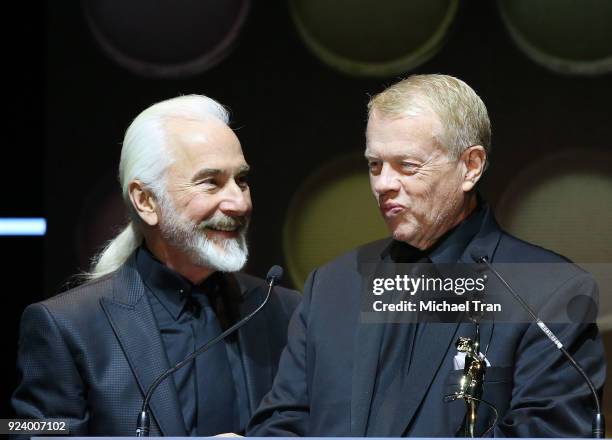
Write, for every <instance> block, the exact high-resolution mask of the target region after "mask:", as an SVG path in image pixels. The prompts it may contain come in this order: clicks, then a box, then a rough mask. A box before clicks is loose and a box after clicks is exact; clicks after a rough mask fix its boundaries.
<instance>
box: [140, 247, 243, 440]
mask: <svg viewBox="0 0 612 440" xmlns="http://www.w3.org/2000/svg"><path fill="white" fill-rule="evenodd" d="M137 252H138V253H137V256H136V261H137V268H138V272H139V273H140V275H141V277H142V279H143V281H144V283H145V285H146V286H147V287H148V291H147V292H146V294H147V299H148V300H149V302H150V304H151V307H152V309H153V315H154V316H155V319H156V321H157V326H158V328H159V332H160V335H161V338H162V341H163V344H164V348H165V351H166V354H167V357H168V365H170V366H172V365H175V364H177V363H178V362H180V361H181V360H183V359H184V358H186V357H187V356H188V355H189V354H191V353H192V352H193V351H195V350H196V349H197V348H199V347H201V346H202V345H204V344H205V343H206V342H208V341H209V340H211V339H212V338H214V337H216V336H218V335H219V334H220V333H221V331H222V330H223V329H224V328H226V327H227V326H229V325H231V323H232V321H233V317H231V316H228V315H229V313H227V312H224V310H227V308H225V309H224V308H223V307H220V306H219V304H222V303H223V300H224V298H223V295H222V291H223V283H222V277H221V275H220V274H218V273H215V274H213V275H211V276H210V277H208V278H207V279H206V280H205V281H204V282H203V283H202V284H200V285H193V284H192V283H191V282H190V281H188V280H187V279H185V278H184V277H182V276H181V275H179V274H178V273H177V272H175V271H173V270H172V269H170V268H168V267H167V266H165V265H164V264H163V263H161V262H159V261H158V260H157V259H156V258H155V257H154V256H153V255H152V254H151V253H150V252H149V250H148V249H146V248H145V247H144V246H143V247H141V248H140V249H139V250H138V251H137ZM213 306H214V307H213ZM167 380H173V382H174V384H175V386H176V390H177V393H178V397H179V401H180V404H181V412H182V414H183V419H184V423H185V429H186V431H187V433H188V434H189V435H198V436H210V435H215V434H219V433H223V432H240V431H241V430H243V429H244V427H245V425H246V423H247V422H248V420H241V417H242V418H244V415H245V414H249V412H250V411H249V409H248V399H247V389H246V381H245V377H244V367H243V365H242V358H241V356H240V347H239V344H238V340H237V338H236V337H233V338H231V337H228V338H226V339H225V340H223V341H221V342H219V343H218V344H216V345H215V346H213V347H211V348H210V349H209V350H208V351H207V352H205V353H203V354H201V355H199V356H198V357H197V358H196V359H195V360H194V361H192V362H191V363H190V364H189V365H186V366H185V367H183V368H182V369H180V370H178V371H176V372H175V373H174V374H173V375H172V378H171V379H170V378H169V379H167Z"/></svg>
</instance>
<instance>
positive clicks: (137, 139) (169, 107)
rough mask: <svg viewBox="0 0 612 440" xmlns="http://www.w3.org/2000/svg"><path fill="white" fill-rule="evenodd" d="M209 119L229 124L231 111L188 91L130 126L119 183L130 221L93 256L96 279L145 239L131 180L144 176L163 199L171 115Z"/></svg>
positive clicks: (151, 109)
mask: <svg viewBox="0 0 612 440" xmlns="http://www.w3.org/2000/svg"><path fill="white" fill-rule="evenodd" d="M175 118H179V119H187V120H203V121H205V120H209V119H210V118H216V119H219V120H221V121H222V122H223V123H225V124H229V112H228V111H227V110H226V109H225V108H224V107H223V106H222V105H221V104H219V103H218V102H217V101H215V100H213V99H211V98H208V97H207V96H203V95H185V96H179V97H177V98H173V99H168V100H166V101H162V102H158V103H157V104H154V105H152V106H151V107H149V108H147V109H146V110H144V111H143V112H142V113H140V114H139V115H138V116H137V117H136V119H134V121H133V122H132V123H131V124H130V126H129V127H128V129H127V131H126V133H125V137H124V139H123V147H122V149H121V160H120V162H119V183H120V184H121V189H122V195H123V201H124V203H125V205H126V206H127V209H128V213H129V217H130V221H129V222H128V224H127V226H125V228H124V229H123V230H122V231H121V232H120V233H119V234H118V235H117V236H116V237H115V238H113V239H112V240H110V241H109V242H108V243H107V244H106V245H105V247H104V249H102V251H101V252H100V253H99V254H97V255H96V256H95V257H94V258H93V259H92V269H91V271H90V272H88V273H85V274H84V276H85V278H86V279H89V280H93V279H96V278H100V277H102V276H104V275H107V274H109V273H112V272H114V271H115V270H117V269H118V268H119V267H120V266H121V265H122V264H123V263H125V261H126V260H127V258H128V257H129V256H130V255H131V254H132V252H134V250H135V249H136V248H138V246H140V244H141V243H142V241H143V238H144V237H143V234H142V232H141V227H142V220H141V219H140V217H139V216H138V214H137V212H136V210H135V209H134V207H133V206H132V202H131V200H130V195H129V184H130V182H132V181H133V180H134V179H138V180H140V181H141V182H142V183H143V185H144V186H145V187H147V188H148V189H150V190H151V191H152V192H153V194H154V195H155V196H156V197H157V198H158V199H161V198H162V197H163V195H164V194H165V191H166V188H165V172H166V170H167V168H168V166H169V165H170V164H171V163H172V160H173V159H172V156H171V155H170V153H169V151H168V149H167V148H166V138H167V136H166V131H165V130H166V129H165V127H166V122H167V121H168V119H175Z"/></svg>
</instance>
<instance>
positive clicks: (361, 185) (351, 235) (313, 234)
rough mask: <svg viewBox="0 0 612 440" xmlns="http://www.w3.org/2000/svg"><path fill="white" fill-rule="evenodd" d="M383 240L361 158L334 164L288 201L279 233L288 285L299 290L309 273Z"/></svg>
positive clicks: (383, 228) (384, 229) (384, 230)
mask: <svg viewBox="0 0 612 440" xmlns="http://www.w3.org/2000/svg"><path fill="white" fill-rule="evenodd" d="M388 235H389V233H388V230H387V227H386V225H385V223H384V221H383V219H382V217H381V215H380V212H379V210H378V207H377V204H376V199H375V198H374V196H373V194H372V191H371V189H370V184H369V179H368V173H367V167H366V164H365V159H364V158H363V156H355V155H351V156H345V157H342V158H339V159H337V160H334V161H332V162H331V163H329V164H327V165H324V166H323V167H321V168H320V169H319V170H317V171H316V172H315V173H314V174H312V175H311V176H310V177H309V178H308V179H307V180H306V181H305V182H304V184H303V185H302V186H301V187H300V188H299V189H298V191H297V192H296V193H295V194H294V196H293V197H292V199H291V202H290V205H289V209H288V215H287V218H286V219H285V225H284V230H283V249H284V252H285V258H286V262H287V269H288V272H289V275H290V277H291V280H292V281H293V283H294V285H295V286H296V287H298V288H301V287H302V285H303V284H304V281H305V280H306V277H307V276H308V274H309V273H310V272H311V271H312V270H313V269H315V268H317V267H319V266H321V265H322V264H324V263H326V262H327V261H329V260H331V259H333V258H334V257H337V256H338V255H341V254H343V253H344V252H346V251H348V250H350V249H353V248H355V247H357V246H360V245H362V244H364V243H367V242H370V241H374V240H378V239H380V238H383V237H386V236H388Z"/></svg>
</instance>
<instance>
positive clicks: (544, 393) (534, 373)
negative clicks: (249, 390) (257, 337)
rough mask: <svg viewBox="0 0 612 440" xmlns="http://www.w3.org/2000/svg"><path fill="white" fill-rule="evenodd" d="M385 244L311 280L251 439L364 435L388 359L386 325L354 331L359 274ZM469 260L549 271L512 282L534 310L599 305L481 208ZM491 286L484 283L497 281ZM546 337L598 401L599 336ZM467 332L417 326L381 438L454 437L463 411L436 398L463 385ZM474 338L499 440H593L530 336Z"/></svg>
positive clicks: (577, 389) (580, 329)
mask: <svg viewBox="0 0 612 440" xmlns="http://www.w3.org/2000/svg"><path fill="white" fill-rule="evenodd" d="M389 243H390V240H383V241H379V242H375V243H372V244H370V245H366V246H364V247H361V248H358V249H356V250H354V251H352V252H349V253H347V254H345V255H343V256H341V257H339V258H337V259H335V260H333V261H332V262H330V263H329V264H327V265H325V266H323V267H321V268H319V269H318V270H315V271H314V272H313V273H312V274H311V275H310V277H309V279H308V281H307V282H306V285H305V287H304V299H303V301H302V303H301V305H300V306H299V307H298V309H297V311H296V313H295V315H294V317H293V318H292V320H291V323H290V325H289V339H288V344H287V348H286V349H285V351H284V352H283V355H282V356H281V361H280V365H279V371H278V374H277V377H276V379H275V381H274V385H273V387H272V390H271V391H270V393H269V394H268V395H267V396H266V397H264V399H263V401H262V403H261V405H260V407H259V409H258V410H257V412H256V414H255V415H254V417H253V419H252V420H251V422H250V424H249V428H248V429H247V434H248V435H252V436H290V435H300V436H313V437H317V436H335V437H341V436H364V435H365V434H366V432H368V431H367V426H368V423H372V421H371V420H370V421H369V420H368V417H369V414H370V406H371V403H372V401H373V398H374V394H375V389H376V388H375V385H376V378H377V372H378V371H379V366H380V365H382V364H383V363H384V362H385V361H386V360H385V359H384V358H383V355H381V354H380V351H381V350H380V346H381V340H382V338H383V328H384V325H381V324H371V323H370V324H366V323H360V321H359V319H360V310H361V292H362V291H363V286H362V279H363V277H362V276H361V274H360V268H361V267H363V264H362V263H377V262H380V261H383V260H384V258H387V257H384V256H383V255H386V253H385V252H384V249H386V248H387V247H388V246H389ZM473 250H477V251H478V252H480V253H483V254H485V255H488V256H489V257H490V259H491V260H492V262H493V263H503V262H508V263H513V262H522V263H554V264H551V265H550V267H552V269H550V270H547V271H542V270H538V269H537V266H532V267H534V268H535V269H536V271H535V273H534V274H531V275H529V276H518V277H513V278H512V279H511V280H510V282H511V283H513V284H514V285H515V287H516V288H517V289H518V290H519V291H520V292H522V293H523V295H525V296H526V298H527V299H528V301H529V302H530V303H531V304H532V305H533V306H535V307H536V308H537V307H538V306H540V305H542V304H544V303H546V302H548V301H551V302H556V303H559V304H566V303H567V302H568V300H569V299H570V298H572V297H573V295H575V294H577V293H583V294H585V295H589V296H591V297H596V296H597V288H596V285H595V283H594V281H593V279H592V278H591V276H590V275H589V274H587V273H586V272H584V271H583V270H581V269H580V268H578V267H577V266H575V265H572V264H556V263H567V260H565V259H564V258H562V257H560V256H558V255H556V254H554V253H552V252H550V251H547V250H544V249H542V248H539V247H536V246H533V245H531V244H528V243H525V242H523V241H520V240H518V239H516V238H514V237H512V236H510V235H508V234H506V233H504V232H503V231H501V230H500V228H499V227H498V225H497V223H496V222H495V220H494V219H493V216H492V214H491V212H490V210H488V209H487V212H486V214H485V217H484V220H483V222H482V224H481V227H480V231H479V233H478V234H477V235H476V236H475V237H474V239H473V240H472V241H471V242H470V244H469V245H468V246H467V248H466V249H465V251H464V253H463V256H462V257H461V259H460V261H463V262H468V263H471V262H472V258H471V253H472V251H473ZM489 278H490V279H489V283H488V284H491V283H493V282H494V281H496V280H492V279H491V278H492V277H491V276H490V277H489ZM498 287H501V286H498ZM505 297H506V298H509V296H508V295H505ZM550 327H551V328H553V330H554V331H556V332H557V334H558V335H559V337H560V339H561V341H562V342H563V344H564V345H565V347H566V348H567V349H568V350H569V351H570V352H571V353H572V354H573V355H574V356H575V357H576V358H577V359H578V361H579V362H580V363H581V364H582V366H583V367H584V368H585V370H586V372H587V374H588V375H589V376H590V377H591V379H592V380H593V382H594V383H595V386H596V387H597V388H598V389H599V391H600V392H601V390H602V387H603V383H604V380H605V370H606V366H605V360H604V352H603V346H602V343H601V340H600V337H599V334H598V331H597V327H596V325H595V324H557V325H551V326H550ZM473 331H474V330H473V325H472V324H465V323H464V324H445V323H421V324H419V332H422V333H421V336H420V337H419V338H418V339H417V340H416V342H415V344H416V345H415V347H414V352H413V355H412V363H411V366H410V369H409V371H408V378H407V380H406V381H405V383H406V385H405V389H402V392H401V393H399V394H395V396H396V401H389V399H392V397H383V399H386V400H383V402H384V403H383V405H385V408H387V409H389V408H390V409H391V410H390V411H387V412H386V413H385V418H386V420H383V421H382V422H383V423H382V424H383V425H386V426H387V427H388V429H389V431H387V432H386V434H387V435H391V436H397V437H399V436H414V437H432V436H446V437H452V436H455V435H457V434H458V430H459V429H460V427H461V425H462V422H463V416H464V413H465V403H464V402H463V401H455V402H453V403H447V402H444V401H443V396H445V395H447V394H449V393H451V392H452V391H453V390H454V389H456V388H454V387H455V386H456V384H457V382H458V379H459V376H460V374H461V371H455V370H454V367H453V357H454V356H455V355H456V354H457V350H456V348H455V341H456V340H457V337H458V336H469V337H471V336H472V335H473ZM481 331H482V336H481V341H483V346H484V343H485V342H486V341H487V340H488V339H489V337H491V338H492V339H491V348H490V349H489V352H488V353H487V358H488V360H489V361H490V363H491V367H490V368H488V369H487V374H486V376H485V383H484V394H483V399H485V400H487V401H489V402H491V403H493V404H494V405H495V406H496V407H497V409H498V411H499V420H498V423H497V426H496V428H495V430H494V431H493V434H494V435H495V436H496V437H497V436H513V437H580V436H589V435H590V429H591V426H590V424H591V414H592V408H593V402H592V399H591V395H590V393H589V391H588V389H587V386H586V385H585V384H584V382H583V380H582V378H581V377H580V376H579V375H578V373H577V372H576V371H575V370H574V369H573V368H572V367H571V366H570V365H569V364H568V362H566V361H565V359H564V358H563V357H562V355H561V353H560V352H559V351H558V350H557V349H556V348H555V347H554V346H553V345H552V344H551V342H550V341H549V340H548V339H547V338H546V337H545V336H544V335H543V334H542V333H541V331H540V330H539V329H538V328H537V327H536V326H535V325H531V324H527V323H521V324H508V323H506V324H503V323H497V324H495V325H494V326H493V325H490V324H482V325H481ZM397 396H399V398H398V397H397ZM492 420H493V415H492V412H491V411H490V410H489V409H488V408H487V407H486V406H484V405H481V407H480V411H479V427H478V431H479V433H482V432H483V431H484V430H485V429H486V428H487V426H488V425H489V424H490V423H491V422H492ZM377 422H380V420H378V421H377ZM374 426H376V425H374ZM378 426H380V424H378ZM389 432H390V434H389ZM369 434H372V435H375V436H380V433H377V432H371V431H370V432H369Z"/></svg>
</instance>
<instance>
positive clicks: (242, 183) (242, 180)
mask: <svg viewBox="0 0 612 440" xmlns="http://www.w3.org/2000/svg"><path fill="white" fill-rule="evenodd" d="M236 183H237V184H238V186H239V187H241V188H247V187H248V186H249V178H248V176H238V177H237V178H236Z"/></svg>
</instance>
